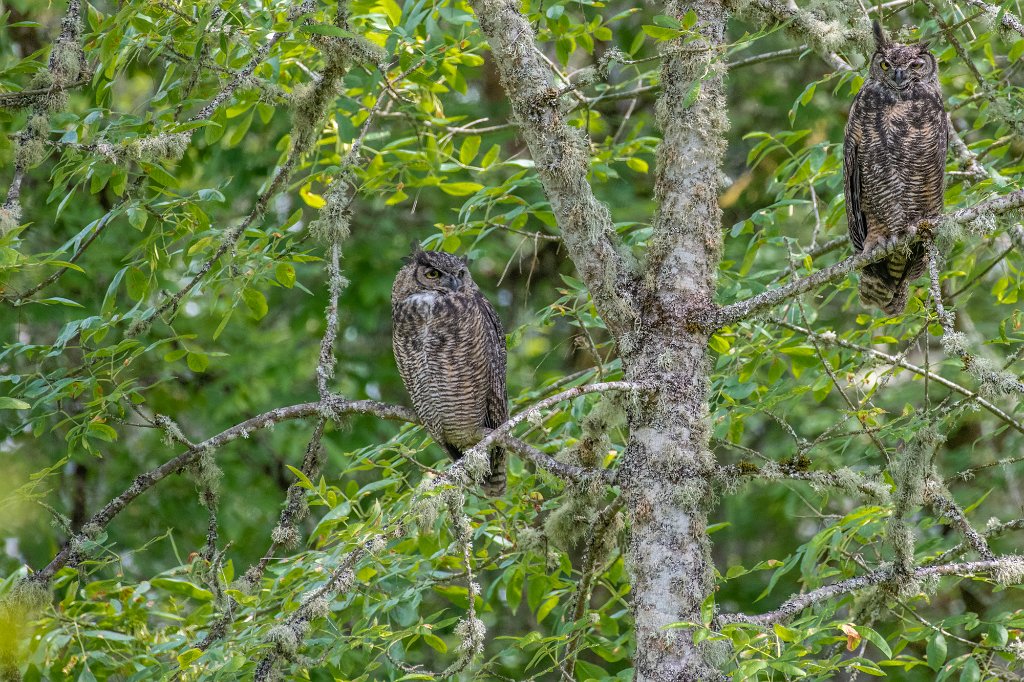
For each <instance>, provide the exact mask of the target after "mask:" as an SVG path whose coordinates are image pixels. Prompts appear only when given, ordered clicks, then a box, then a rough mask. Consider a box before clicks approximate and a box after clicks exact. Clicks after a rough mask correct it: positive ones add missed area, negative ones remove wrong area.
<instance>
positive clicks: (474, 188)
mask: <svg viewBox="0 0 1024 682" xmlns="http://www.w3.org/2000/svg"><path fill="white" fill-rule="evenodd" d="M483 188H484V186H483V185H481V184H480V183H477V182H445V183H442V184H441V191H442V192H444V193H445V194H451V195H452V196H454V197H464V196H467V195H469V194H474V193H476V192H479V191H480V190H482V189H483Z"/></svg>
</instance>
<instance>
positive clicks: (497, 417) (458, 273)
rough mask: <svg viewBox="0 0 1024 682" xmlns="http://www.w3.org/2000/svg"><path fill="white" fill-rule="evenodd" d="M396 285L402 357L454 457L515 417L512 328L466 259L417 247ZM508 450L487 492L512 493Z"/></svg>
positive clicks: (409, 381)
mask: <svg viewBox="0 0 1024 682" xmlns="http://www.w3.org/2000/svg"><path fill="white" fill-rule="evenodd" d="M405 260H406V264H405V266H404V267H403V268H402V269H401V270H399V271H398V275H397V276H396V277H395V284H394V286H393V287H392V289H391V314H392V320H393V322H394V335H393V343H394V349H395V360H396V361H397V363H398V371H399V373H400V374H401V375H402V382H403V383H404V384H405V388H406V390H407V391H408V392H409V395H410V396H411V397H412V404H413V407H414V408H415V409H416V414H417V415H418V416H419V418H420V419H421V420H422V421H423V424H424V425H425V426H426V427H427V432H428V433H429V434H430V435H431V436H432V437H433V439H434V440H435V441H437V443H438V444H439V445H441V446H442V447H443V448H444V449H445V450H447V451H448V454H450V455H451V456H452V458H453V459H458V458H460V457H461V456H462V453H463V451H464V450H466V449H467V448H469V447H471V446H473V445H475V444H476V443H477V442H479V440H480V438H481V437H482V435H483V434H482V429H493V428H494V427H496V426H499V425H500V424H502V423H504V422H505V421H507V420H508V397H507V395H506V393H505V332H504V331H503V330H502V328H501V322H500V321H499V320H498V315H497V313H495V312H494V308H493V307H492V306H491V304H490V302H489V301H488V300H487V298H485V297H484V295H483V293H481V291H480V289H479V288H478V287H477V285H476V283H475V282H474V281H473V278H472V277H471V276H470V274H469V269H468V268H467V263H466V259H464V258H459V257H458V256H453V255H452V254H449V253H443V252H440V251H422V250H420V249H419V247H418V245H414V250H413V254H412V256H410V257H409V258H407V259H405ZM505 460H506V454H505V451H504V450H503V449H502V448H499V447H495V448H491V451H490V464H491V471H490V474H488V476H487V477H486V478H485V479H484V486H483V487H484V491H485V492H486V493H487V494H488V495H491V496H498V495H501V494H502V493H504V492H505Z"/></svg>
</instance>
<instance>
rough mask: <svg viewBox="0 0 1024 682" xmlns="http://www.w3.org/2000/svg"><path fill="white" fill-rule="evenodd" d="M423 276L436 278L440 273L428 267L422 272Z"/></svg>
mask: <svg viewBox="0 0 1024 682" xmlns="http://www.w3.org/2000/svg"><path fill="white" fill-rule="evenodd" d="M424 276H425V277H426V278H427V279H437V278H438V277H440V276H441V273H440V272H438V271H437V270H435V269H434V268H430V269H429V270H427V271H426V272H425V273H424Z"/></svg>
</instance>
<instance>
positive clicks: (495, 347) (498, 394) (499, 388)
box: [473, 291, 508, 429]
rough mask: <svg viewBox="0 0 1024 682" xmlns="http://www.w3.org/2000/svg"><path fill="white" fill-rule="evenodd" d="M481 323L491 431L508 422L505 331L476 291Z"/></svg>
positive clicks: (491, 308)
mask: <svg viewBox="0 0 1024 682" xmlns="http://www.w3.org/2000/svg"><path fill="white" fill-rule="evenodd" d="M473 304H474V305H475V306H476V308H477V310H478V312H479V314H480V317H481V319H482V322H483V327H484V334H485V335H486V337H487V343H486V345H487V352H488V358H487V360H488V363H487V364H488V372H487V375H488V376H487V388H488V390H487V415H486V423H485V424H484V426H486V427H487V428H489V429H493V428H495V427H497V426H500V425H501V424H504V423H505V422H506V421H508V393H507V391H506V389H505V367H506V363H507V359H506V352H505V330H504V329H503V328H502V326H501V320H499V319H498V314H497V313H496V312H495V311H494V307H493V306H492V305H491V302H490V301H488V300H487V298H486V297H485V296H484V295H483V293H481V292H480V291H477V292H476V293H475V294H474V296H473Z"/></svg>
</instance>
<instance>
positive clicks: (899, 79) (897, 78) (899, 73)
mask: <svg viewBox="0 0 1024 682" xmlns="http://www.w3.org/2000/svg"><path fill="white" fill-rule="evenodd" d="M892 79H893V81H894V82H895V83H896V86H897V87H902V86H903V83H904V82H905V81H906V80H907V70H906V69H896V71H895V73H893V75H892Z"/></svg>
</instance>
